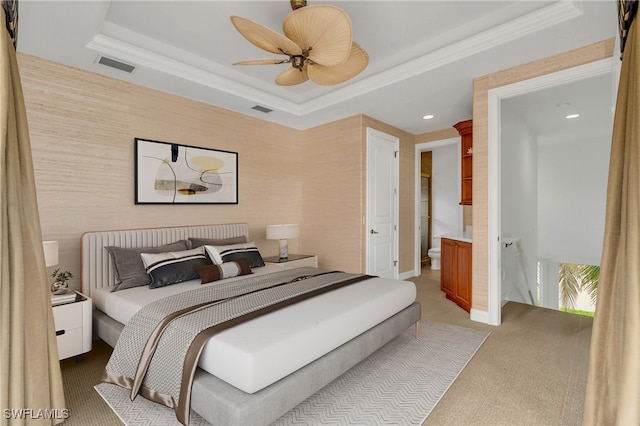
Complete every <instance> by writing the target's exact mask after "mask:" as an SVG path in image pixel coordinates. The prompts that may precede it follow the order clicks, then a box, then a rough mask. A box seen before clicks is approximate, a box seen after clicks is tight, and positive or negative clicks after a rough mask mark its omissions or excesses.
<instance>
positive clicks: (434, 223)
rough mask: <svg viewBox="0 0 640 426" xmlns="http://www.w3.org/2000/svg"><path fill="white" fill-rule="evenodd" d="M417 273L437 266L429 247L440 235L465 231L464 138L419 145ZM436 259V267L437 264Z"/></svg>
mask: <svg viewBox="0 0 640 426" xmlns="http://www.w3.org/2000/svg"><path fill="white" fill-rule="evenodd" d="M415 159H416V169H415V170H416V172H415V175H416V182H415V185H416V186H415V188H416V190H415V193H416V201H415V206H416V208H415V212H416V218H415V223H416V238H415V241H416V245H415V267H414V270H415V272H414V273H415V275H416V276H418V275H421V268H422V267H423V266H425V267H428V268H430V267H431V266H434V264H433V260H432V259H431V258H430V257H429V250H431V249H433V248H439V237H440V235H443V234H456V233H459V232H461V231H462V229H463V227H462V221H463V214H462V206H461V205H460V137H455V138H450V139H444V140H439V141H433V142H425V143H421V144H417V145H416V155H415ZM437 263H438V262H436V266H437Z"/></svg>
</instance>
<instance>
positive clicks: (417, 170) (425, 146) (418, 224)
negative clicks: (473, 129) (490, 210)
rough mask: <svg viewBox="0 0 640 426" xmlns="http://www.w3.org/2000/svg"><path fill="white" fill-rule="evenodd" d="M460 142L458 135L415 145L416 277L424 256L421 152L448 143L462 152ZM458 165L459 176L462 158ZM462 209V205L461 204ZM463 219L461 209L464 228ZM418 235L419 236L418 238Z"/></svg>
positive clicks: (460, 216)
mask: <svg viewBox="0 0 640 426" xmlns="http://www.w3.org/2000/svg"><path fill="white" fill-rule="evenodd" d="M460 142H461V138H460V136H456V137H453V138H449V139H442V140H438V141H433V142H423V143H419V144H416V145H415V172H414V176H415V192H414V194H415V200H414V203H415V204H414V205H415V207H414V209H413V210H414V213H415V218H414V220H415V225H414V229H415V233H414V243H415V244H414V265H413V273H414V275H415V276H416V277H419V276H420V275H421V274H422V272H421V271H422V256H421V254H420V238H419V236H420V235H422V234H421V232H420V231H421V229H420V228H421V221H420V184H421V182H420V171H421V169H422V167H421V166H422V164H421V154H422V153H423V152H428V151H433V150H434V148H438V147H442V146H448V145H453V144H456V145H457V147H458V152H460ZM457 167H458V176H460V158H458V161H457ZM458 183H459V185H458V194H457V195H458V199H460V197H461V196H462V195H461V192H460V182H458ZM460 210H462V206H460ZM463 220H464V215H463V214H462V211H460V214H459V224H458V225H459V229H463V227H462V225H463ZM416 236H418V237H417V238H416Z"/></svg>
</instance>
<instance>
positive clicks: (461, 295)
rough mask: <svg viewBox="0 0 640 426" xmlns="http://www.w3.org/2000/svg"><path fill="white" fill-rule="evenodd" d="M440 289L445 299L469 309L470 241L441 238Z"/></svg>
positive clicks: (466, 309)
mask: <svg viewBox="0 0 640 426" xmlns="http://www.w3.org/2000/svg"><path fill="white" fill-rule="evenodd" d="M440 289H441V290H442V291H444V293H445V294H446V296H447V299H449V300H452V301H453V302H455V303H456V304H457V305H458V306H460V307H461V308H462V309H464V310H465V311H467V312H469V311H470V310H471V243H467V242H464V241H458V240H451V239H449V238H442V240H441V241H440Z"/></svg>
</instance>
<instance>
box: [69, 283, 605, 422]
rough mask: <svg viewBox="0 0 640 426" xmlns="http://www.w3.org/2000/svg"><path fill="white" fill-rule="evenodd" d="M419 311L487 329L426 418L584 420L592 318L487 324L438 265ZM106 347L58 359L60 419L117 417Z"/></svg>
mask: <svg viewBox="0 0 640 426" xmlns="http://www.w3.org/2000/svg"><path fill="white" fill-rule="evenodd" d="M412 281H414V282H415V283H416V285H417V288H418V300H419V301H420V303H421V304H422V319H423V320H430V321H438V322H445V323H450V324H455V325H461V326H464V327H470V328H475V329H477V330H483V331H489V332H490V333H491V335H490V336H489V337H488V338H487V340H486V341H485V343H484V344H483V345H482V347H481V348H480V349H479V350H478V352H477V353H476V355H475V356H474V357H473V359H472V360H471V362H469V364H468V365H467V367H466V368H465V369H464V370H463V371H462V373H461V374H460V375H459V376H458V378H457V379H456V381H455V382H454V383H453V385H452V386H451V387H450V388H449V390H448V391H447V392H446V394H445V395H444V397H443V398H442V399H441V400H440V402H439V403H438V405H436V407H435V408H434V409H433V411H432V412H431V414H430V415H429V417H428V418H427V420H426V421H425V422H424V423H423V424H424V425H467V424H468V425H500V424H503V425H578V424H581V422H582V409H583V406H584V390H585V386H586V376H587V367H588V354H589V344H590V338H591V325H592V319H591V318H588V317H580V316H576V315H571V314H566V313H562V312H557V311H551V310H547V309H542V308H536V307H531V306H528V305H520V304H516V303H509V304H507V305H506V306H505V307H504V308H503V313H502V319H503V324H502V325H501V326H499V327H492V326H487V325H484V324H479V323H476V322H473V321H471V320H469V314H468V313H466V312H465V311H463V310H462V309H460V308H458V307H457V306H456V305H455V304H454V303H452V302H450V301H448V300H446V299H445V297H444V294H443V293H442V292H441V291H440V285H439V273H438V272H437V271H429V270H426V271H425V274H424V275H423V276H422V277H420V278H417V279H413V280H412ZM110 352H111V349H110V348H109V347H108V345H106V344H105V343H104V342H101V341H96V342H94V346H93V350H92V351H91V352H90V353H88V354H86V355H85V356H84V357H83V359H82V361H81V362H79V363H76V362H75V361H74V360H73V359H69V360H65V361H62V364H61V365H62V374H63V380H64V383H65V397H66V399H67V408H69V411H70V415H71V416H70V418H69V419H68V420H66V421H65V422H64V423H63V424H64V425H81V426H103V425H117V424H121V422H120V421H119V419H118V417H117V416H116V415H115V414H113V412H112V411H111V409H110V408H109V407H108V405H107V404H106V403H105V402H104V401H103V400H102V398H101V397H100V396H99V395H98V393H97V392H95V390H94V389H93V386H95V385H96V384H98V383H100V374H101V372H102V369H103V368H104V366H105V365H106V362H107V360H108V358H109V355H110Z"/></svg>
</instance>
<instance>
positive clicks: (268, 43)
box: [231, 16, 302, 55]
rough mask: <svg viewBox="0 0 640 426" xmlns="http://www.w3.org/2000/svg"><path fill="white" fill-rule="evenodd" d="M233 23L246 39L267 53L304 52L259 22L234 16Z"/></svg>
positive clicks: (299, 53)
mask: <svg viewBox="0 0 640 426" xmlns="http://www.w3.org/2000/svg"><path fill="white" fill-rule="evenodd" d="M231 23H232V24H233V26H234V27H236V30H238V32H239V33H240V34H242V36H243V37H244V38H246V39H247V40H249V41H250V42H251V43H253V44H254V45H255V46H258V47H259V48H260V49H264V50H266V51H267V52H271V53H277V54H285V55H301V54H302V50H301V49H300V46H298V45H297V44H296V43H294V42H293V41H291V40H289V39H288V38H287V37H285V36H283V35H282V34H280V33H277V32H275V31H273V30H272V29H271V28H267V27H265V26H263V25H261V24H258V23H257V22H254V21H252V20H250V19H247V18H242V17H240V16H232V17H231Z"/></svg>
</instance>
